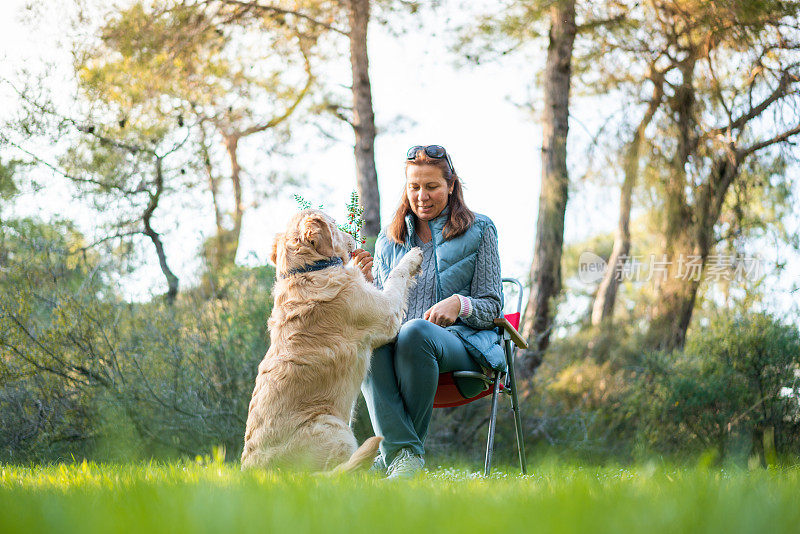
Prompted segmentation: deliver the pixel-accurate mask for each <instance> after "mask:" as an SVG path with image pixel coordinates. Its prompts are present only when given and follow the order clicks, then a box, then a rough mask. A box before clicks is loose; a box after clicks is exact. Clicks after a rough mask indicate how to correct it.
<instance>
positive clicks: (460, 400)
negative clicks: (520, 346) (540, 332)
mask: <svg viewBox="0 0 800 534" xmlns="http://www.w3.org/2000/svg"><path fill="white" fill-rule="evenodd" d="M505 318H506V319H508V322H509V323H511V324H512V325H513V326H514V328H519V319H520V314H519V313H510V314H508V315H506V316H505ZM499 386H500V391H501V392H502V391H503V387H504V386H503V384H502V383H500V384H499ZM491 394H492V388H488V389H486V390H484V391H482V392H480V393H478V394H477V395H475V396H474V397H469V398H467V397H464V396H463V395H461V392H460V391H458V386H456V382H455V379H454V378H453V373H442V374H440V375H439V385H438V386H437V388H436V395H435V396H434V397H433V407H434V408H452V407H454V406H462V405H464V404H469V403H470V402H472V401H476V400H478V399H480V398H482V397H486V396H487V395H491Z"/></svg>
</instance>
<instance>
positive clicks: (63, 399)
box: [0, 221, 274, 462]
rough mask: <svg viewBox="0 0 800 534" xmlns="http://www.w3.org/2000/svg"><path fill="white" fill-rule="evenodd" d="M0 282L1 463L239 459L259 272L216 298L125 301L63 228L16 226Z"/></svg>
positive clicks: (261, 331)
mask: <svg viewBox="0 0 800 534" xmlns="http://www.w3.org/2000/svg"><path fill="white" fill-rule="evenodd" d="M12 230H13V231H9V233H8V235H7V236H6V239H5V247H6V249H5V252H6V254H5V256H6V265H5V267H6V272H7V273H8V276H7V277H5V278H4V279H3V280H2V282H0V426H2V428H3V432H2V433H0V461H12V462H28V461H42V460H54V459H63V458H69V457H70V456H74V457H77V458H81V457H87V458H94V459H103V460H108V459H132V458H141V457H145V458H147V457H169V456H175V455H179V454H185V455H192V456H193V455H195V454H198V453H202V452H207V451H208V450H210V449H211V447H212V446H216V445H223V446H225V447H226V449H227V451H228V454H229V456H230V457H231V458H235V457H237V456H238V454H239V452H240V450H241V445H242V440H243V436H244V426H245V421H246V417H247V407H248V403H249V400H250V395H251V392H252V388H253V379H254V377H255V373H256V368H257V365H258V362H259V361H260V360H261V358H263V356H264V353H265V352H266V350H267V346H268V340H267V339H266V338H267V335H266V321H267V317H268V316H269V312H270V307H271V297H270V290H271V287H272V284H273V282H274V272H273V270H272V269H271V268H268V267H262V268H255V269H241V268H234V269H233V270H232V271H231V272H230V273H228V274H227V275H226V276H227V277H228V279H226V280H225V284H226V288H227V289H226V292H225V295H224V297H221V298H217V297H214V296H208V295H204V294H203V293H201V292H200V291H188V292H185V293H183V294H181V295H179V297H178V299H177V300H176V301H175V302H174V304H171V305H170V304H168V303H167V302H166V301H165V300H163V299H161V298H158V297H157V298H155V299H153V300H152V301H151V302H146V303H141V304H132V303H128V302H125V301H124V300H123V299H122V298H121V297H120V296H119V295H118V294H117V292H116V291H114V289H113V288H114V280H115V278H114V276H113V274H114V273H113V270H112V269H111V268H110V267H108V265H104V264H101V263H100V261H99V259H98V258H97V257H96V256H93V255H92V254H83V253H81V252H80V251H81V247H82V238H81V236H80V235H78V234H77V233H75V232H74V231H72V229H71V228H70V227H69V226H68V225H58V224H56V225H43V224H41V223H35V222H32V221H23V222H21V223H19V224H17V225H16V227H14V228H12Z"/></svg>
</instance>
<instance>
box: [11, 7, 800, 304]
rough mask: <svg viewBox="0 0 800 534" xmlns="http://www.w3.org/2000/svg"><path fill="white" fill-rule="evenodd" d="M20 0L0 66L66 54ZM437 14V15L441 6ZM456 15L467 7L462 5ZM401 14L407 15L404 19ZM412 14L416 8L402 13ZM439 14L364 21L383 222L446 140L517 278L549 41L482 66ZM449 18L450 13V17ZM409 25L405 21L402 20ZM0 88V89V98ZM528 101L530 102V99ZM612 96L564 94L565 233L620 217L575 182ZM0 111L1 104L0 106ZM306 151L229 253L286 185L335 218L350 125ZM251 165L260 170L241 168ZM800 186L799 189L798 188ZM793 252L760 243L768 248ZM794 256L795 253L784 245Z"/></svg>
mask: <svg viewBox="0 0 800 534" xmlns="http://www.w3.org/2000/svg"><path fill="white" fill-rule="evenodd" d="M23 4H24V0H2V2H1V3H0V76H12V75H13V72H15V71H16V70H18V69H19V68H22V67H26V66H27V67H35V65H36V64H37V62H41V61H42V60H43V59H48V60H51V61H56V62H60V63H62V64H67V65H68V62H69V54H68V50H67V49H66V48H65V47H64V46H63V45H60V44H59V42H58V41H59V39H60V38H61V35H62V32H61V31H60V28H59V24H60V23H61V21H59V20H57V19H53V17H52V16H50V17H47V16H45V17H40V18H38V19H37V21H36V23H35V24H34V25H33V26H30V25H27V26H26V25H25V24H23V22H21V21H20V18H19V13H20V9H21V7H22V5H23ZM437 16H442V17H443V16H445V15H444V14H440V15H437ZM458 16H461V17H462V18H463V17H465V16H468V14H466V15H465V14H463V13H461V14H460V15H458ZM406 20H408V19H406ZM411 20H412V21H413V19H411ZM444 22H445V21H444V20H438V19H436V18H430V17H429V19H428V20H427V21H426V23H425V24H420V25H419V26H418V27H415V26H414V24H413V23H412V24H411V25H410V26H409V27H407V29H408V31H407V32H406V33H404V34H401V35H396V32H393V31H389V30H390V29H387V28H386V27H384V26H382V25H381V24H379V23H377V22H373V24H372V25H371V26H370V29H369V55H370V76H371V82H372V90H373V104H374V109H375V111H376V122H377V124H378V126H379V128H381V127H383V126H386V125H388V124H390V123H391V122H392V120H393V119H394V118H395V117H397V116H403V117H405V119H406V120H405V121H403V122H405V123H407V124H408V126H407V127H405V128H403V129H402V130H400V131H397V130H392V129H389V130H385V131H382V133H381V134H380V135H379V136H378V138H377V139H376V145H375V152H376V165H377V170H378V178H379V184H380V193H381V213H382V221H383V224H386V223H388V221H389V219H390V217H391V215H392V213H393V211H394V209H395V207H396V205H397V201H398V199H399V196H400V193H401V192H402V189H403V184H404V179H405V177H404V174H403V168H404V158H405V153H406V150H407V149H408V147H409V146H412V145H417V144H422V145H426V144H440V145H443V146H445V147H446V148H447V150H448V152H449V153H450V154H451V156H452V158H453V163H454V166H455V168H456V169H457V170H458V172H459V176H460V177H461V179H462V180H463V183H464V186H465V198H466V202H467V204H468V206H469V207H470V208H471V209H473V210H474V211H476V212H479V213H483V214H486V215H488V216H489V217H491V218H492V219H493V221H494V222H495V224H496V226H497V228H498V234H499V242H500V257H501V262H502V266H503V273H504V276H513V277H518V278H520V279H525V278H526V277H527V273H528V271H529V269H530V262H531V259H532V255H533V243H534V237H535V226H536V217H537V207H538V196H539V185H540V175H541V167H540V157H541V135H542V127H541V124H540V123H539V121H538V117H537V115H536V111H537V109H539V108H540V106H539V103H540V102H541V95H540V93H539V90H538V89H537V87H536V85H535V84H534V81H535V77H536V76H537V74H538V73H539V72H540V71H541V70H542V69H543V65H544V54H545V48H546V43H545V42H544V41H542V42H541V43H539V44H538V46H534V47H532V48H531V49H530V50H529V51H528V53H526V54H524V55H523V54H518V55H510V56H507V57H505V58H503V60H502V61H495V62H490V63H488V64H485V65H480V66H477V67H476V66H474V65H470V66H466V67H464V66H458V65H457V64H456V59H457V58H456V57H455V56H454V55H453V54H452V53H451V52H450V51H449V49H448V47H449V45H450V44H451V43H452V41H453V39H454V36H453V35H451V34H443V33H442V32H441V31H436V30H435V28H437V27H441V26H442V24H443V23H444ZM452 22H453V20H449V21H448V23H452ZM406 26H408V24H407V23H406ZM328 75H329V76H331V78H332V81H334V82H336V81H337V80H338V83H340V84H342V85H348V84H349V83H350V70H349V63H348V62H347V61H340V62H338V64H337V66H335V67H332V70H331V71H330V72H329V73H328ZM3 95H4V93H3V92H2V90H0V98H3ZM530 103H532V106H531V105H530ZM613 111H614V109H613V103H612V104H611V105H610V107H609V104H608V103H600V102H598V101H597V100H594V101H587V100H585V99H583V100H581V99H573V108H572V110H571V115H572V116H571V130H570V147H571V152H570V160H569V164H570V169H571V173H572V179H573V187H572V188H571V193H570V203H569V207H568V211H567V217H566V224H565V241H566V242H567V243H570V242H578V241H581V240H583V239H586V238H587V237H589V236H591V235H594V234H597V233H599V232H610V231H613V229H614V227H615V226H616V222H617V206H618V196H619V192H618V186H616V185H615V184H613V183H612V184H607V185H597V184H594V183H590V182H586V181H581V180H580V175H581V174H582V172H583V171H584V170H585V168H586V154H585V151H583V150H572V149H573V148H574V147H576V146H581V144H583V145H584V146H585V140H586V139H587V138H588V137H590V136H591V135H592V132H593V131H594V129H595V128H596V127H597V125H598V124H600V123H601V122H602V121H603V120H604V118H605V116H606V115H607V114H608V113H609V112H613ZM2 113H3V110H2V109H0V115H2ZM311 141H312V142H309V143H308V145H309V147H311V150H310V151H309V152H307V153H304V154H302V155H301V157H297V158H295V159H293V161H292V165H293V167H294V168H293V171H294V172H297V173H300V174H303V175H305V176H306V177H307V179H308V181H309V184H310V186H309V187H308V188H305V189H303V190H297V191H295V190H292V189H289V188H287V189H286V190H285V191H281V192H280V193H279V195H278V196H276V197H275V198H273V199H269V200H268V201H266V202H264V203H263V204H262V205H261V206H260V207H258V208H256V209H251V210H249V211H248V212H247V214H246V216H245V220H244V226H243V232H242V237H241V245H240V251H239V255H238V257H237V261H238V262H239V263H241V264H247V265H255V264H263V263H265V262H266V261H267V258H268V255H269V249H270V245H271V242H272V238H273V236H274V234H275V233H277V232H279V231H282V230H283V227H284V226H285V223H286V221H287V219H288V217H289V216H290V215H291V214H292V213H293V212H294V211H295V210H296V209H297V204H296V202H295V201H294V200H293V199H292V194H293V193H294V192H302V193H303V195H304V196H305V197H306V198H307V199H308V200H310V201H311V202H312V203H314V204H319V203H322V204H323V205H324V207H325V209H326V210H327V211H329V212H330V213H331V215H333V216H334V217H337V218H341V217H342V216H343V215H344V213H345V207H344V206H345V204H346V202H347V200H348V199H349V194H350V192H351V191H352V190H353V189H354V188H355V163H354V157H353V149H352V136H350V137H347V136H344V137H343V138H342V141H341V142H339V143H333V144H331V143H315V142H313V140H311ZM248 171H249V172H251V173H254V172H258V171H257V170H252V169H248ZM67 194H68V193H67V192H66V191H65V190H58V191H55V192H54V193H53V194H51V195H50V196H48V197H43V196H42V195H38V196H37V197H36V198H35V205H34V203H33V200H34V199H33V197H31V198H32V200H31V202H28V203H27V205H25V206H20V207H19V208H18V212H19V213H36V214H39V215H41V216H43V217H48V216H51V215H53V214H58V213H61V212H63V211H64V198H65V195H67ZM798 196H799V197H800V195H798ZM68 209H69V212H70V214H72V215H74V218H76V219H77V220H78V221H79V222H81V223H82V224H83V225H84V226H85V227H87V228H89V227H91V225H92V221H93V220H94V219H93V216H92V214H91V212H90V211H89V210H87V209H86V208H85V206H81V205H80V204H78V203H72V202H70V205H69V208H68ZM193 222H194V223H196V224H192V223H183V224H181V225H178V226H176V227H172V228H167V229H165V230H167V233H166V235H165V242H166V246H167V250H168V252H169V253H170V254H171V263H172V264H173V268H174V270H175V271H176V272H177V273H178V275H179V277H180V278H181V279H182V283H187V284H190V283H191V282H192V280H193V277H196V274H197V267H198V265H197V260H196V255H197V254H196V253H197V250H198V248H199V245H200V242H201V241H202V235H201V232H205V235H208V233H209V232H211V230H212V226H213V221H212V220H211V218H210V217H208V218H206V219H205V220H202V221H193ZM785 254H790V253H789V252H787V251H782V250H781V251H779V250H777V249H775V250H772V251H770V250H766V251H765V256H766V257H768V258H769V257H771V256H777V255H785ZM789 259H790V260H796V259H797V256H796V255H793V256H792V255H791V254H790V255H789ZM790 263H792V265H791V267H790V269H789V272H788V274H784V275H782V276H781V277H780V279H776V280H775V281H774V283H775V284H777V286H778V287H781V288H785V291H784V290H781V291H779V292H778V293H779V295H778V297H776V298H777V299H778V301H776V303H775V306H776V307H777V308H778V309H783V310H789V309H790V308H792V307H793V306H800V292H797V291H795V292H793V293H792V292H790V289H789V288H790V287H791V286H792V283H793V281H797V280H798V279H800V276H798V275H800V270H798V268H797V264H796V263H793V262H790ZM164 289H165V285H164V283H163V280H162V275H161V273H160V271H159V269H158V263H157V261H156V259H155V255H154V254H152V257H147V258H146V265H145V266H144V267H142V268H140V269H138V270H137V272H136V273H135V274H134V275H132V276H131V277H130V279H128V280H126V283H125V291H126V293H127V294H128V296H129V297H130V298H133V299H142V298H147V296H149V295H150V294H152V293H154V292H161V291H164Z"/></svg>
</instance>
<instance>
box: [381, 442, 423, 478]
mask: <svg viewBox="0 0 800 534" xmlns="http://www.w3.org/2000/svg"><path fill="white" fill-rule="evenodd" d="M424 465H425V460H424V459H423V458H422V456H420V455H419V454H414V453H413V452H411V449H407V448H402V449H400V452H398V453H397V456H395V457H394V460H392V463H391V464H389V469H388V470H387V472H388V473H389V474H388V476H387V477H386V478H387V479H401V478H411V477H413V476H414V475H416V474H417V473H419V472H420V471H422V466H424Z"/></svg>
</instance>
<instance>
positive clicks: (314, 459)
mask: <svg viewBox="0 0 800 534" xmlns="http://www.w3.org/2000/svg"><path fill="white" fill-rule="evenodd" d="M355 248H356V243H355V240H354V239H353V238H352V236H350V235H349V234H347V233H346V232H342V231H341V230H339V229H338V228H337V226H336V224H335V223H334V221H333V219H331V218H330V217H329V216H327V215H326V214H324V213H322V212H321V211H317V210H305V211H302V212H300V213H298V214H297V215H295V216H294V217H293V218H292V219H291V221H290V222H289V224H288V226H287V229H286V232H285V233H283V234H278V235H277V236H276V238H275V243H274V245H273V251H272V261H273V263H275V265H276V267H277V271H278V280H277V281H276V283H275V288H274V290H273V295H274V298H275V303H274V306H273V308H272V315H271V316H270V318H269V323H268V325H269V333H270V347H269V351H268V352H267V355H266V356H265V357H264V359H263V360H262V361H261V364H260V365H259V366H258V376H257V377H256V385H255V389H254V390H253V397H252V399H251V400H250V408H249V411H248V416H247V429H246V432H245V436H244V451H243V452H242V468H248V467H266V468H275V467H291V468H299V469H309V470H313V471H323V470H331V471H333V472H341V471H352V470H355V469H358V468H361V467H365V466H369V465H371V464H372V461H373V459H374V458H375V455H376V453H377V450H378V445H379V444H380V442H381V439H383V438H380V437H372V438H369V439H368V440H366V441H365V442H364V444H363V445H361V447H360V448H358V449H357V444H356V439H355V436H353V432H352V431H351V430H350V427H349V426H348V420H349V417H350V413H351V409H352V407H353V404H354V403H355V401H356V397H357V395H358V392H359V388H360V385H361V382H362V381H363V380H364V377H365V375H366V373H367V370H368V368H369V361H370V357H371V354H372V350H373V349H374V348H376V347H379V346H381V345H383V344H385V343H387V342H389V341H390V340H391V339H392V338H394V337H395V336H396V335H397V332H398V330H399V329H400V323H401V321H402V320H403V316H404V314H405V309H406V300H407V297H408V290H409V288H410V287H411V286H412V285H413V283H414V281H415V276H416V274H417V273H418V272H419V268H420V264H421V262H422V252H421V251H420V250H419V249H418V248H415V249H412V250H411V251H410V252H409V253H407V254H406V255H405V257H404V258H403V260H402V261H401V262H400V264H399V265H398V266H397V267H396V268H395V269H394V270H393V271H392V272H391V274H390V275H389V277H388V278H387V280H386V283H385V284H384V288H383V290H379V289H378V288H377V287H375V286H374V285H373V284H371V283H369V282H367V280H366V279H365V278H364V275H363V274H362V273H361V271H360V270H359V269H358V268H357V267H356V266H353V265H347V264H348V262H349V260H350V253H351V252H352V251H353V250H355Z"/></svg>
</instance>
